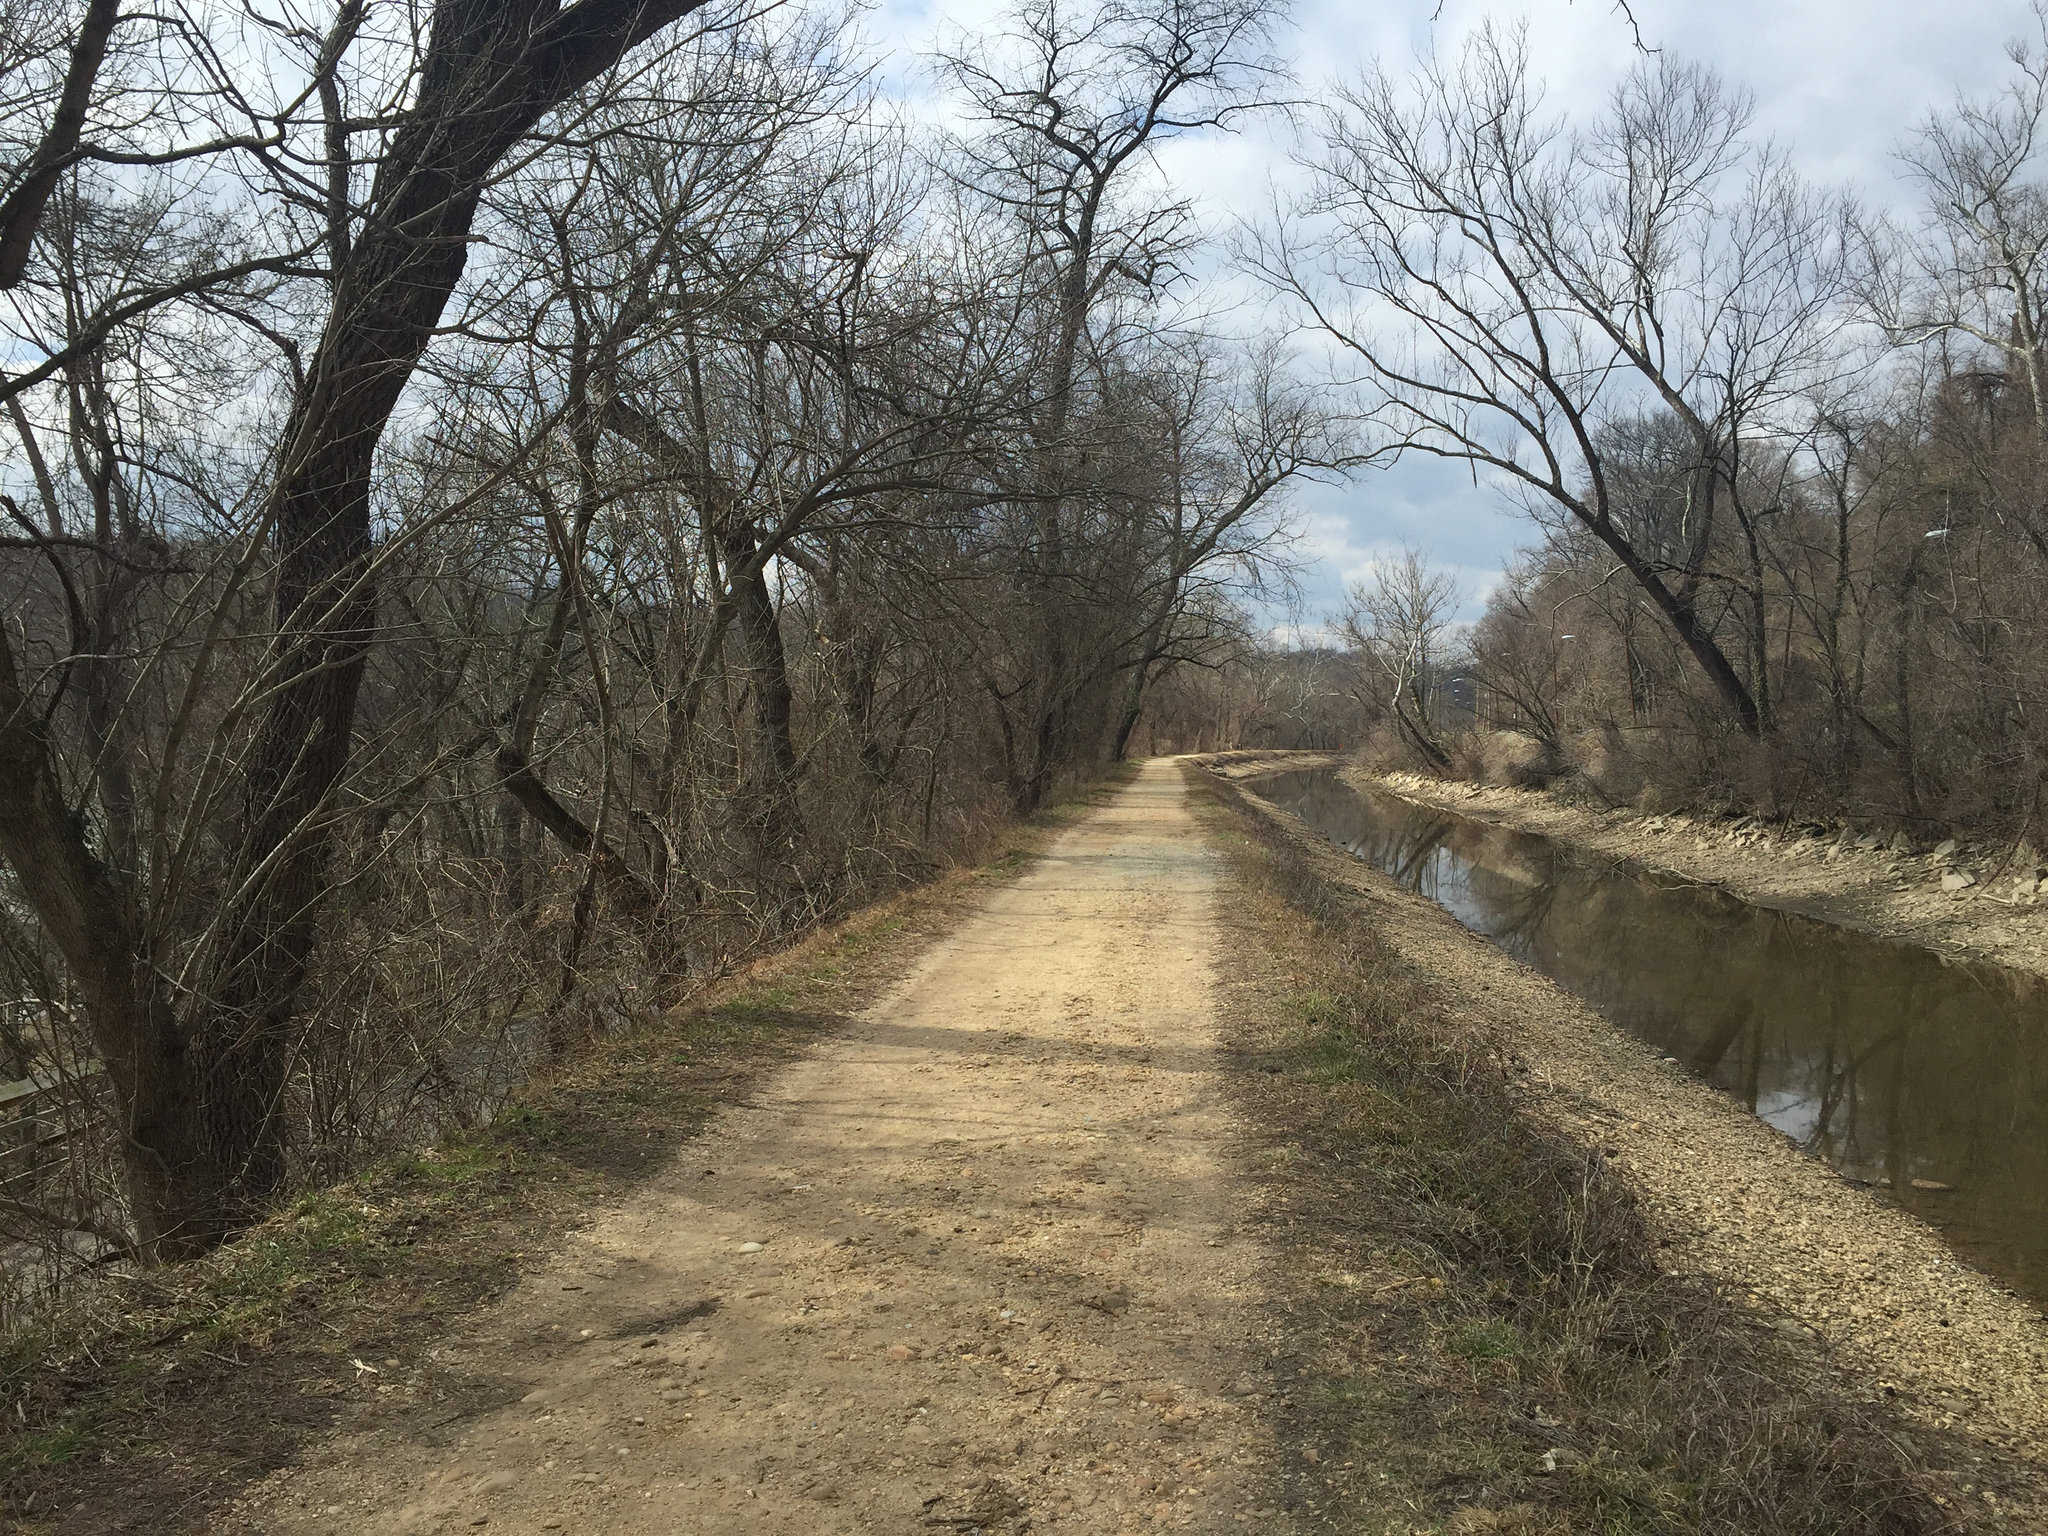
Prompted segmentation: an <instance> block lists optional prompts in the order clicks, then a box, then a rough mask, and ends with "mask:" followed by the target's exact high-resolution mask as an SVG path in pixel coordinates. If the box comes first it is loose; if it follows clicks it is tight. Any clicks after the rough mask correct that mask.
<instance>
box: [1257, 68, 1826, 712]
mask: <svg viewBox="0 0 2048 1536" xmlns="http://www.w3.org/2000/svg"><path fill="white" fill-rule="evenodd" d="M1749 115H1750V113H1749V106H1748V103H1747V102H1746V101H1745V100H1743V99H1742V98H1741V97H1740V96H1738V95H1735V94H1732V93H1730V92H1729V91H1728V90H1726V89H1725V88H1724V87H1723V86H1721V84H1720V83H1719V82H1718V81H1717V80H1716V79H1715V78H1714V77H1713V76H1711V75H1710V74H1708V73H1707V72H1705V71H1704V70H1701V69H1699V68H1697V67H1693V66H1688V65H1683V64H1678V63H1674V62H1672V61H1670V60H1667V59H1662V58H1660V59H1658V60H1656V61H1653V62H1648V63H1645V64H1642V65H1640V66H1639V67H1638V68H1637V69H1636V70H1635V71H1634V73H1632V74H1631V75H1630V77H1629V78H1628V80H1627V81H1626V82H1625V83H1624V84H1623V85H1622V86H1621V87H1620V88H1619V89H1618V90H1617V91H1616V92H1615V94H1614V96H1613V98H1612V100H1611V101H1610V102H1609V103H1608V106H1607V110H1606V111H1605V113H1604V114H1603V115H1601V116H1600V117H1598V118H1597V119H1595V120H1594V121H1592V122H1591V123H1589V124H1587V125H1586V126H1584V127H1582V128H1579V129H1576V130H1574V129H1571V128H1568V127H1567V126H1566V125H1565V124H1563V123H1561V122H1558V121H1553V120H1551V119H1549V118H1547V117H1545V116H1544V115H1543V109H1542V101H1541V98H1540V95H1539V93H1538V92H1537V91H1536V90H1535V88H1534V87H1532V85H1531V84H1530V82H1529V78H1528V61H1527V57H1526V52H1525V49H1524V46H1523V41H1522V38H1521V36H1520V35H1519V34H1502V33H1499V32H1497V31H1494V30H1492V29H1490V28H1489V29H1486V30H1483V31H1481V32H1480V33H1479V34H1477V35H1476V36H1475V37H1474V38H1473V39H1472V40H1471V41H1470V42H1469V43H1468V44H1467V45H1466V47H1465V49H1464V52H1463V54H1462V56H1461V58H1460V60H1459V62H1458V63H1457V64H1456V65H1455V66H1445V65H1443V64H1432V65H1430V66H1429V67H1427V68H1426V69H1424V70H1423V71H1422V72H1421V73H1420V74H1418V75H1417V76H1416V77H1415V78H1414V79H1413V80H1412V81H1410V82H1408V83H1406V84H1403V83H1401V82H1398V81H1396V80H1394V79H1392V78H1390V77H1388V76H1386V75H1384V74H1374V75H1371V76H1369V77H1368V78H1366V79H1365V80H1364V81H1363V82H1361V83H1360V84H1358V85H1357V86H1355V87H1352V88H1351V89H1349V90H1347V91H1346V92H1344V93H1343V94H1342V96H1341V98H1340V101H1339V103H1338V104H1337V105H1335V106H1333V107H1331V108H1330V109H1329V111H1328V112H1327V113H1326V115H1325V117H1324V119H1323V123H1322V126H1321V130H1320V135H1319V139H1318V142H1317V144H1316V146H1315V147H1314V148H1313V149H1311V150H1310V151H1309V152H1308V153H1307V156H1306V160H1305V163H1306V165H1307V166H1308V168H1309V169H1310V171H1311V172H1312V174H1313V175H1314V177H1315V187H1314V190H1313V191H1312V192H1311V193H1310V194H1309V195H1308V196H1307V197H1305V198H1304V199H1303V200H1302V201H1301V202H1300V203H1299V204H1298V205H1297V206H1296V207H1294V208H1293V209H1291V210H1290V211H1289V212H1288V213H1287V214H1286V215H1285V216H1284V217H1283V220H1282V223H1281V227H1280V229H1279V231H1278V232H1277V233H1275V234H1273V235H1271V236H1269V237H1267V238H1265V239H1263V240H1260V241H1256V242H1254V250H1253V257H1254V260H1255V262H1256V265H1257V266H1258V268H1259V269H1260V270H1261V271H1263V272H1264V273H1265V274H1266V275H1267V277H1268V278H1269V279H1270V280H1271V281H1272V283H1273V284H1274V286H1275V287H1276V288H1277V289H1278V290H1279V291H1280V292H1281V293H1282V294H1284V295H1285V296H1287V297H1288V298H1289V299H1291V300H1292V301H1294V302H1295V303H1296V304H1298V305H1299V306H1300V307H1301V309H1302V310H1303V312H1304V313H1305V314H1306V315H1307V316H1308V318H1309V319H1310V321H1311V323H1313V324H1314V325H1315V326H1317V327H1318V328H1320V329H1321V330H1322V331H1323V332H1324V333H1325V334H1326V335H1327V336H1328V337H1330V338H1331V339H1332V340H1333V341H1334V342H1335V343H1336V344H1337V345H1338V346H1339V347H1340V348H1341V349H1342V355H1343V356H1344V357H1346V358H1348V359H1349V360H1351V361H1352V362H1353V363H1354V364H1355V365H1356V367H1357V370H1358V375H1359V377H1358V382H1360V383H1362V384H1363V385H1364V386H1365V387H1366V388H1367V390H1368V391H1369V393H1370V394H1371V396H1372V397H1373V398H1374V399H1376V400H1377V401H1378V402H1379V408H1380V420H1381V422H1382V424H1383V426H1384V428H1385V430H1386V431H1387V433H1388V435H1389V441H1390V442H1391V443H1394V444H1398V445H1399V446H1400V447H1401V448H1402V449H1404V450H1405V451H1410V452H1421V453H1428V454H1434V455H1438V456H1441V457H1446V458H1452V459H1457V460H1461V461H1464V462H1466V463H1469V464H1471V465H1473V466H1474V467H1475V468H1477V469H1481V470H1484V471H1486V472H1488V473H1489V474H1490V475H1491V476H1493V477H1495V478H1496V481H1497V483H1499V484H1500V485H1502V486H1503V487H1505V488H1507V489H1508V490H1509V491H1510V492H1511V493H1512V494H1517V495H1519V496H1520V497H1522V498H1523V499H1524V500H1525V501H1526V503H1527V504H1528V505H1529V506H1530V507H1531V508H1532V510H1536V511H1538V512H1539V514H1543V515H1548V516H1553V517H1559V518H1564V519H1567V520H1569V521H1571V522H1573V523H1575V524H1576V525H1578V526H1580V527H1582V528H1583V529H1584V530H1586V532H1587V533H1589V534H1590V535H1591V536H1592V537H1593V538H1594V539H1596V540H1597V541H1598V542H1599V543H1600V544H1601V545H1602V546H1604V547H1605V549H1606V550H1607V551H1608V552H1609V553H1610V554H1611V555H1612V557H1613V559H1614V561H1615V563H1616V566H1617V568H1618V570H1619V571H1621V572H1624V573H1626V575H1627V577H1628V579H1629V580H1630V581H1632V582H1633V583H1634V584H1635V585H1636V586H1637V587H1638V588H1639V589H1640V590H1641V591H1642V592H1643V593H1644V595H1645V596H1646V597H1647V598H1648V599H1649V600H1650V601H1651V603H1653V604H1654V606H1655V608H1656V609H1657V611H1658V612H1659V613H1660V614H1661V615H1662V617H1663V619H1664V621H1665V622H1666V623H1668V624H1669V625H1670V627H1671V629H1672V631H1673V632H1674V633H1675V634H1676V635H1677V637H1678V638H1679V640H1680V642H1681V643H1682V644H1683V645H1684V647H1685V649H1686V650H1687V652H1689V653H1690V655H1691V656H1692V658H1693V660H1694V661H1695V662H1696V663H1697V665H1698V666H1699V668H1700V669H1701V671H1702V672H1703V674H1704V675H1705V676H1706V677H1707V678H1708V679H1709V680H1710V681H1711V683H1712V685H1713V687H1714V688H1715V690H1716V691H1717V692H1718V693H1719V695H1720V697H1721V699H1722V700H1723V702H1724V704H1725V706H1726V709H1727V712H1728V714H1729V716H1730V718H1731V719H1732V721H1733V722H1734V723H1735V724H1736V725H1737V726H1739V727H1740V728H1741V729H1742V730H1743V731H1746V732H1749V733H1751V734H1760V733H1762V732H1764V731H1765V730H1767V729H1768V728H1769V726H1770V723H1771V692H1770V685H1771V673H1770V653H1769V650H1768V635H1767V634H1766V625H1765V607H1766V600H1767V592H1766V587H1767V584H1768V561H1767V560H1766V559H1765V557H1764V552H1763V542H1764V534H1763V527H1764V524H1765V523H1766V522H1767V521H1768V520H1769V519H1770V518H1771V517H1772V516H1774V515H1775V514H1776V510H1777V508H1776V504H1775V502H1774V501H1773V499H1772V497H1771V495H1770V491H1769V486H1770V484H1771V477H1770V476H1769V475H1768V474H1766V475H1763V476H1759V475H1758V474H1757V473H1756V472H1755V468H1754V463H1753V461H1754V460H1755V459H1756V458H1757V456H1758V455H1759V454H1760V453H1766V454H1767V453H1768V452H1769V451H1770V445H1771V444H1772V443H1774V442H1775V441H1777V440H1778V439H1779V438H1780V437H1782V435H1783V434H1785V433H1786V432H1788V431H1792V430H1795V429H1796V428H1797V427H1798V425H1799V423H1800V421H1801V419H1802V414H1803V410H1804V402H1805V401H1806V400H1807V399H1808V397H1809V396H1810V395H1811V393H1812V392H1813V390H1814V389H1815V388H1816V387H1818V386H1819V385H1821V384H1823V383H1825V381H1827V380H1828V379H1830V378H1832V377H1835V376H1837V375H1839V374H1841V373H1844V372H1847V371H1849V370H1851V369H1852V368H1853V367H1854V366H1855V361H1856V359H1855V355H1854V352H1853V349H1851V348H1850V347H1849V346H1848V345H1847V341H1848V338H1849V337H1850V335H1851V331H1852V323H1853V316H1852V314H1851V312H1850V306H1849V304H1848V302H1847V301H1848V298H1849V294H1850V281H1849V279H1850V264H1849V259H1848V255H1849V251H1850V249H1851V246H1852V240H1851V234H1852V228H1853V226H1852V219H1851V213H1852V210H1851V209H1850V207H1849V205H1848V204H1847V203H1846V202H1845V201H1843V200H1842V199H1839V198H1835V197H1830V196H1825V195H1822V194H1819V193H1816V192H1815V191H1813V190H1811V189H1810V188H1808V187H1806V186H1805V185H1804V184H1802V183H1801V182H1800V181H1799V179H1798V178H1797V177H1796V176H1794V175H1793V174H1792V172H1791V171H1790V170H1789V168H1788V167H1787V166H1786V165H1785V164H1784V162H1783V159H1782V157H1781V156H1779V155H1778V154H1776V153H1775V152H1773V151H1769V150H1765V149H1760V148H1757V147H1755V146H1754V145H1752V144H1751V143H1750V142H1749V141H1748V140H1747V138H1746V137H1745V134H1746V129H1747V125H1748V120H1749ZM1653 416H1662V417H1665V418H1668V420H1669V421H1670V423H1671V425H1672V429H1673V433H1674V438H1673V443H1674V446H1675V448H1676V450H1677V451H1676V456H1675V457H1674V458H1672V459H1671V460H1670V461H1669V463H1668V465H1667V470H1668V473H1669V474H1671V475H1672V476H1674V477H1675V479H1674V481H1673V486H1674V490H1675V493H1676V495H1677V506H1676V509H1675V515H1674V517H1672V518H1667V519H1665V520H1664V521H1662V522H1661V523H1660V524H1659V530H1658V532H1657V534H1656V537H1655V538H1654V539H1646V538H1645V537H1644V536H1643V535H1642V532H1641V531H1640V530H1638V529H1635V528H1632V527H1631V525H1630V519H1629V514H1628V510H1627V508H1626V507H1625V506H1624V505H1623V504H1622V498H1621V495H1620V492H1621V489H1622V487H1620V486H1619V485H1618V484H1617V469H1618V467H1619V466H1618V465H1617V464H1616V461H1615V454H1614V452H1613V448H1612V446H1611V445H1612V444H1613V442H1614V441H1615V438H1614V435H1613V434H1614V431H1615V428H1616V426H1617V424H1619V423H1623V422H1628V421H1640V420H1644V419H1647V418H1650V417H1653ZM1731 599H1732V600H1733V601H1732V603H1731V601H1730V600H1731ZM1730 628H1732V629H1733V633H1732V634H1730V633H1729V632H1728V631H1729V629H1730Z"/></svg>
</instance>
